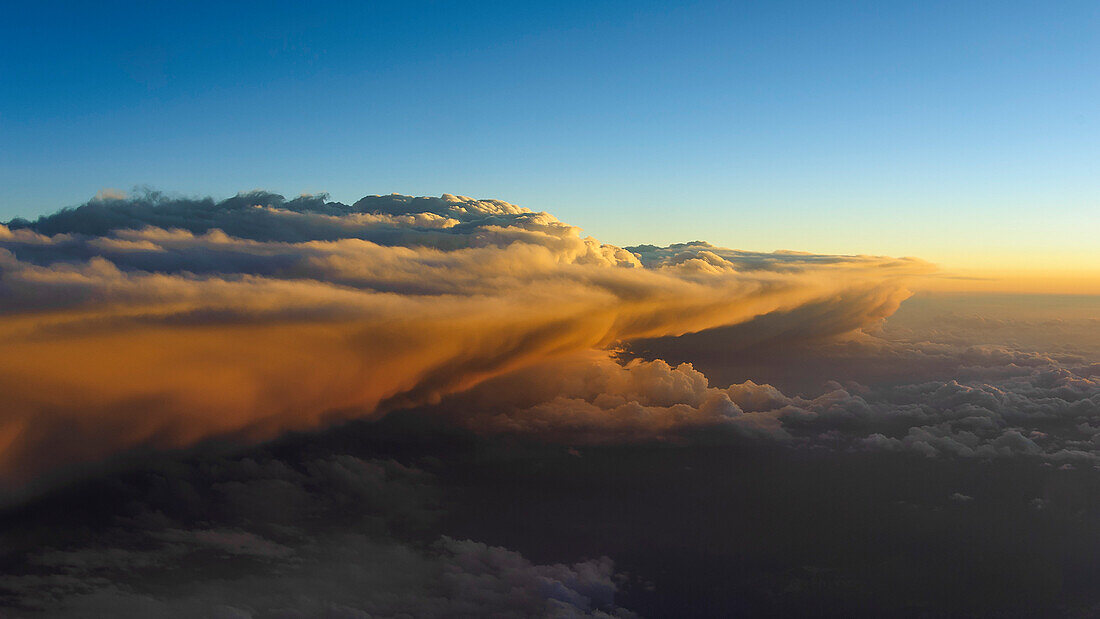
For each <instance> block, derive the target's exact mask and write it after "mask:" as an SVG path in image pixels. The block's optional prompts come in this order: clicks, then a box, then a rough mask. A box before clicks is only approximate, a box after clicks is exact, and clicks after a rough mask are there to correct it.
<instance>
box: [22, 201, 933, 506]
mask: <svg viewBox="0 0 1100 619" xmlns="http://www.w3.org/2000/svg"><path fill="white" fill-rule="evenodd" d="M929 268H930V267H929V266H928V265H927V264H926V263H923V262H921V261H919V260H915V259H893V258H881V257H873V256H819V255H812V254H798V253H790V252H787V253H776V254H761V253H748V252H736V251H732V250H725V249H721V248H716V247H712V246H709V245H706V244H703V243H692V244H686V245H680V246H672V247H667V248H657V247H652V246H639V247H636V248H631V249H625V248H620V247H615V246H611V245H607V244H602V243H600V242H599V241H597V240H595V239H593V238H591V237H584V236H582V235H581V233H580V230H579V229H578V228H576V227H574V226H571V225H568V224H565V223H563V222H560V221H558V220H557V219H556V218H554V217H553V216H551V215H549V214H547V213H535V212H531V211H529V210H527V209H524V208H521V207H517V206H514V205H511V204H508V203H505V202H500V201H486V200H474V199H470V198H465V197H458V196H451V195H444V196H443V197H441V198H411V197H408V196H397V195H394V196H371V197H367V198H364V199H362V200H360V201H359V202H357V203H355V204H354V205H351V206H348V205H344V204H339V203H332V202H326V201H325V199H324V196H302V197H299V198H296V199H294V200H290V201H286V200H284V199H283V198H281V197H279V196H275V195H271V194H263V193H253V194H242V195H239V196H237V197H234V198H231V199H229V200H225V201H222V202H215V201H213V200H210V199H202V200H191V199H171V198H166V197H164V196H161V195H159V194H146V195H139V196H135V197H132V198H123V197H121V196H115V195H110V196H108V195H103V196H98V197H97V198H96V199H95V200H92V201H91V202H89V203H87V204H85V205H83V206H81V207H79V208H76V209H71V210H65V211H61V212H59V213H57V214H55V215H52V216H48V217H43V218H40V219H39V220H37V221H35V222H27V221H23V220H15V221H12V222H9V223H8V224H7V225H6V226H2V227H0V300H2V307H3V309H2V310H0V353H2V354H0V377H2V378H0V389H3V390H4V392H5V397H6V406H5V409H4V412H3V416H2V417H0V445H2V446H3V451H2V456H0V476H2V477H3V478H4V479H5V480H6V481H7V482H8V483H9V484H14V485H18V484H22V483H25V482H27V481H29V480H33V479H36V478H38V477H40V476H42V475H44V474H49V473H53V472H56V471H60V470H63V469H65V468H66V467H68V466H71V465H74V464H77V463H80V462H89V461H98V460H102V459H104V458H108V457H110V456H112V455H115V454H119V453H122V452H125V451H127V450H131V449H136V448H157V449H160V448H178V447H185V446H188V445H191V444H194V443H196V442H199V441H202V440H204V439H208V438H214V437H229V438H234V439H237V440H242V441H256V440H262V439H266V438H271V437H273V436H276V435H278V434H280V433H282V432H285V431H287V430H292V429H295V430H300V429H308V428H316V427H320V426H323V425H326V424H331V423H334V422H336V421H339V420H342V419H348V418H353V417H362V416H371V415H379V414H383V413H385V412H386V411H389V410H393V409H395V408H398V407H403V406H409V405H416V404H422V403H430V402H437V401H439V399H440V398H441V397H442V396H444V395H447V394H451V393H456V392H461V391H463V390H466V389H469V388H470V387H473V386H475V385H477V384H480V383H482V382H484V381H485V380H488V379H491V378H494V377H499V376H501V375H503V374H506V373H508V372H512V371H516V370H521V369H523V368H526V367H531V366H534V365H538V364H541V363H546V362H549V361H553V360H554V359H559V358H569V357H572V356H576V355H579V354H586V351H602V350H607V349H609V348H612V347H615V346H617V345H619V344H621V343H623V342H628V341H632V340H637V339H640V338H658V337H664V336H678V335H682V334H685V333H691V332H697V331H701V330H705V329H712V328H715V327H721V326H728V325H736V324H753V325H759V327H760V329H762V330H764V331H769V330H776V329H778V330H779V331H782V332H787V333H806V334H810V333H812V332H815V331H816V330H819V329H821V328H824V329H825V330H826V331H829V332H833V331H836V330H838V329H839V330H840V331H844V330H851V329H856V328H859V327H861V326H864V325H865V324H870V323H873V322H875V321H877V320H881V319H882V318H883V317H884V316H886V315H889V314H890V313H891V312H892V311H893V310H894V309H896V308H897V306H898V304H899V303H900V302H901V301H902V300H904V299H905V298H906V296H908V294H909V293H908V291H907V289H906V281H907V280H908V279H909V278H911V277H912V276H914V275H918V274H921V273H925V272H927V271H928V270H929ZM800 312H801V313H800ZM822 313H824V314H828V315H831V316H834V317H835V318H837V320H836V321H835V322H833V323H828V324H827V325H826V326H824V327H822V326H821V324H819V323H818V322H817V321H816V317H820V316H821V315H822ZM811 317H813V318H815V319H814V320H806V319H807V318H811ZM815 325H817V326H815ZM754 329H755V328H749V331H753V330H754ZM631 371H638V370H637V368H635V369H634V370H631ZM708 410H710V409H708Z"/></svg>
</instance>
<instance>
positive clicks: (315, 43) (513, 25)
mask: <svg viewBox="0 0 1100 619" xmlns="http://www.w3.org/2000/svg"><path fill="white" fill-rule="evenodd" d="M1098 31H1100V5H1097V4H1096V3H1094V2H1061V3H1057V4H1053V5H1052V4H1049V3H1040V2H1027V3H1022V2H968V3H955V2H951V3H948V2H922V3H904V4H903V3H883V2H861V3H793V2H783V3H725V2H722V3H718V2H693V3H676V4H675V5H672V4H671V3H654V2H600V1H595V2H593V1H586V2H558V3H545V4H539V5H529V4H527V3H506V2H481V3H456V2H393V3H370V4H367V3H362V4H360V3H351V2H349V3H334V2H330V3H317V2H311V3H285V2H278V3H272V2H264V3H233V4H232V6H229V5H227V4H226V3H221V2H191V3H173V4H162V3H139V2H106V3H57V2H38V3H20V4H18V5H16V6H12V7H9V8H8V10H7V15H6V19H5V20H4V25H2V26H0V32H2V36H0V58H3V60H2V61H0V83H3V84H4V87H3V88H2V89H0V183H2V185H3V187H4V188H5V191H4V192H3V195H2V196H0V220H7V219H9V218H11V217H15V216H34V215H38V214H42V213H46V212H52V211H54V210H56V209H57V208H59V207H62V206H68V205H75V204H79V203H81V202H83V201H85V200H87V199H88V198H90V197H91V196H92V195H93V194H94V193H95V192H96V191H98V190H99V189H101V188H105V187H112V188H118V189H123V190H128V189H130V188H132V187H134V186H138V185H149V186H152V187H155V188H157V189H161V190H165V191H169V192H183V193H186V194H188V195H193V194H196V193H198V194H210V195H214V196H218V197H224V196H228V195H232V194H234V193H236V192H238V191H241V190H247V189H253V188H264V189H269V190H272V191H277V192H282V193H285V194H287V195H296V194H298V193H302V192H320V191H327V192H330V193H331V195H332V197H333V198H334V199H337V200H342V201H345V202H349V203H350V202H351V201H353V200H355V199H356V198H358V197H360V196H362V195H364V194H367V193H389V192H400V193H406V194H414V195H439V194H442V193H445V192H446V193H455V194H463V195H472V196H477V197H494V198H500V199H504V200H508V201H510V202H513V203H517V204H521V205H523V206H527V207H529V208H533V209H536V210H547V211H550V212H552V213H554V214H555V215H557V216H558V217H560V218H561V219H562V220H564V221H568V222H571V223H576V224H578V225H581V226H583V227H584V228H585V229H586V231H587V232H588V233H591V234H593V235H594V236H596V237H597V238H600V239H601V240H603V241H606V242H612V243H617V244H623V245H626V244H632V243H637V242H652V243H669V242H676V241H684V240H690V239H696V238H704V239H707V240H709V241H711V242H714V243H716V244H720V245H724V246H730V247H736V248H744V249H753V250H773V249H796V250H806V251H816V252H837V253H876V254H891V255H915V256H921V257H924V258H927V259H929V260H932V261H937V262H941V263H945V264H947V265H949V266H953V267H957V268H963V269H965V268H971V269H976V268H984V269H987V270H988V269H993V268H998V267H1000V268H1003V269H1025V270H1026V269H1031V270H1035V269H1043V270H1047V271H1062V272H1063V274H1064V275H1066V276H1067V277H1070V279H1066V280H1064V282H1063V283H1065V285H1064V286H1062V291H1073V289H1074V286H1075V285H1076V284H1074V279H1073V278H1074V277H1077V273H1083V272H1088V271H1091V272H1092V273H1093V275H1094V277H1092V278H1091V279H1095V280H1097V281H1100V277H1095V275H1096V274H1098V273H1100V252H1097V251H1095V239H1096V237H1097V233H1100V203H1098V198H1097V196H1100V37H1097V36H1096V33H1097V32H1098ZM1067 287H1068V289H1067Z"/></svg>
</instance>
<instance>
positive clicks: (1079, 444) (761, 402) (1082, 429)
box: [441, 343, 1100, 466]
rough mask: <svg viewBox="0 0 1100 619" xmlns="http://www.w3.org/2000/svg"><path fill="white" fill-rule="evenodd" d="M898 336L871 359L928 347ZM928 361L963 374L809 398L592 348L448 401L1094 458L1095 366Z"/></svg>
mask: <svg viewBox="0 0 1100 619" xmlns="http://www.w3.org/2000/svg"><path fill="white" fill-rule="evenodd" d="M884 346H885V344H884ZM904 348H905V347H904V345H902V344H900V343H894V344H893V345H891V346H889V347H888V348H887V350H888V351H890V352H891V353H892V354H894V355H895V358H893V359H890V358H887V357H879V358H877V359H876V361H877V362H878V363H880V364H881V363H896V364H900V367H902V368H904V367H906V366H908V365H909V364H911V363H912V362H913V359H914V358H918V357H919V356H920V355H921V354H925V353H924V352H922V349H921V348H919V347H917V348H912V349H909V350H908V353H907V354H900V353H899V351H901V350H904ZM933 359H934V361H935V362H936V363H939V364H943V365H944V366H947V367H951V368H954V372H955V378H949V379H937V380H924V381H919V382H911V383H907V382H902V383H896V382H885V383H880V384H876V385H872V386H868V385H863V384H860V383H856V382H850V383H848V384H847V385H841V384H840V383H837V382H831V383H828V384H827V385H826V389H825V391H824V392H823V393H821V394H820V395H817V396H814V397H806V396H801V395H788V394H786V393H784V392H783V391H781V390H780V389H777V388H776V387H774V386H771V385H768V384H758V383H756V382H753V381H751V380H749V381H743V382H741V383H736V384H733V385H730V386H728V387H724V388H722V387H716V386H712V385H711V384H710V381H709V380H708V378H707V377H706V376H705V375H704V374H703V373H702V372H700V371H698V370H697V369H696V368H694V367H693V366H692V365H691V364H688V363H681V364H679V365H677V366H671V365H669V364H668V363H666V362H665V361H662V360H660V359H657V360H650V361H646V360H642V359H638V358H634V359H629V360H626V359H620V358H615V357H613V356H611V355H609V354H607V353H603V354H598V355H597V354H592V355H588V356H587V357H583V358H581V357H578V358H573V359H569V360H559V361H555V362H552V363H547V364H543V365H539V366H535V367H532V368H530V369H528V370H525V371H523V372H517V373H513V374H511V375H509V376H507V377H505V378H502V379H495V380H491V381H488V382H487V383H485V384H483V385H481V386H479V387H476V388H474V389H473V390H471V391H469V392H467V393H464V394H462V395H459V396H455V397H453V398H451V399H449V400H448V401H446V402H444V405H443V406H442V407H441V408H443V409H444V410H449V411H454V415H455V416H456V418H457V419H458V420H459V421H460V422H461V423H464V424H466V425H468V426H470V427H472V428H474V429H477V430H478V431H481V432H492V433H503V434H516V435H523V436H527V437H532V438H536V439H538V440H553V441H559V442H565V443H576V444H584V443H606V442H622V441H635V442H637V441H650V440H660V441H673V442H677V441H685V440H709V441H714V440H727V441H730V440H744V439H751V440H759V441H768V442H773V443H780V444H782V445H785V446H788V447H790V448H794V449H808V450H827V451H845V452H858V451H868V450H870V451H898V452H909V453H912V454H916V455H921V456H926V457H949V458H979V459H998V458H1009V457H1019V458H1030V459H1032V460H1034V461H1036V462H1048V463H1073V462H1077V463H1084V464H1088V465H1090V466H1092V465H1097V466H1100V379H1098V376H1097V374H1096V372H1095V371H1094V367H1093V364H1083V365H1082V364H1079V363H1076V362H1075V361H1076V358H1075V357H1067V358H1063V360H1062V361H1059V360H1058V359H1057V358H1052V357H1050V356H1047V355H1043V354H1039V353H1029V352H1024V351H1019V350H1013V349H1006V348H998V347H992V346H966V347H960V348H956V349H954V350H945V349H943V348H937V349H935V351H934V356H933ZM947 359H953V362H952V363H947V362H946V360H947ZM915 365H916V367H919V364H915ZM810 367H811V368H813V369H814V371H818V370H819V366H817V365H815V364H811V366H810ZM701 437H705V439H704V438H701Z"/></svg>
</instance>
